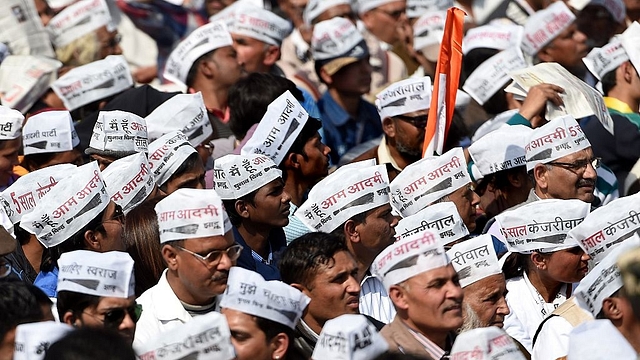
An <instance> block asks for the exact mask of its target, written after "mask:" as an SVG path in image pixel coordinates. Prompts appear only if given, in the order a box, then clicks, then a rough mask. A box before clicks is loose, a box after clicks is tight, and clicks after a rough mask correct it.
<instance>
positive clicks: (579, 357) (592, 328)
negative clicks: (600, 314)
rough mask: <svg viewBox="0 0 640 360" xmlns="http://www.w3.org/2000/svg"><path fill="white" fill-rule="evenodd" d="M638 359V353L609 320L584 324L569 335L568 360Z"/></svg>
mask: <svg viewBox="0 0 640 360" xmlns="http://www.w3.org/2000/svg"><path fill="white" fill-rule="evenodd" d="M603 344H607V345H606V346H603ZM637 358H638V354H637V353H636V351H635V350H634V349H633V347H632V346H631V345H630V344H629V342H628V341H627V339H625V337H624V336H622V334H621V333H620V332H619V331H618V329H616V327H615V326H613V324H612V323H611V321H610V320H608V319H603V320H593V321H587V322H583V323H582V324H580V325H578V326H576V327H575V328H573V330H571V333H569V349H568V352H567V359H568V360H584V359H629V360H631V359H637Z"/></svg>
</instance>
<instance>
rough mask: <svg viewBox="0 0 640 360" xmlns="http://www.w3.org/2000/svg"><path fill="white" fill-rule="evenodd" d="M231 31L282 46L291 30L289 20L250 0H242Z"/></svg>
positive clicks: (237, 6)
mask: <svg viewBox="0 0 640 360" xmlns="http://www.w3.org/2000/svg"><path fill="white" fill-rule="evenodd" d="M229 32H231V33H233V34H237V35H244V36H248V37H250V38H252V39H256V40H258V41H262V42H263V43H265V44H269V45H275V46H280V45H281V44H282V40H284V38H285V37H287V36H288V35H289V33H290V32H291V24H290V23H289V21H287V20H285V19H283V18H281V17H280V16H278V15H276V14H274V13H273V12H271V11H269V10H266V9H264V8H262V7H259V6H255V5H253V4H251V3H250V2H246V1H240V2H239V3H238V4H237V5H236V6H235V15H234V19H233V23H232V25H230V26H229Z"/></svg>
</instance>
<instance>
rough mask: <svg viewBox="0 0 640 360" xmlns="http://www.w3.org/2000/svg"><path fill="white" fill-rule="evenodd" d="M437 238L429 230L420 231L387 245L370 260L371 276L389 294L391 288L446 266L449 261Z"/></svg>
mask: <svg viewBox="0 0 640 360" xmlns="http://www.w3.org/2000/svg"><path fill="white" fill-rule="evenodd" d="M436 236H437V235H436V234H435V233H433V232H431V231H423V232H421V233H419V234H417V235H411V236H408V237H406V238H404V239H402V240H399V241H397V242H395V243H394V244H391V245H389V246H388V247H387V248H386V249H384V250H382V252H381V253H380V255H378V256H377V257H376V258H375V260H373V264H371V273H372V274H373V275H374V276H375V277H377V278H378V279H380V281H382V283H383V284H384V287H385V289H386V290H387V292H388V291H389V288H390V287H391V286H392V285H396V284H399V283H401V282H403V281H405V280H407V279H409V278H412V277H414V276H415V275H418V274H420V273H423V272H425V271H429V270H433V269H436V268H439V267H443V266H447V264H448V263H449V258H447V254H446V253H445V251H444V248H443V247H442V245H440V244H439V242H438V239H437V237H436Z"/></svg>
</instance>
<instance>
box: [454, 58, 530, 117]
mask: <svg viewBox="0 0 640 360" xmlns="http://www.w3.org/2000/svg"><path fill="white" fill-rule="evenodd" d="M526 67H527V62H526V61H525V59H524V55H522V51H520V49H519V48H518V47H512V48H509V49H507V50H503V51H500V52H499V53H497V54H495V55H493V56H492V57H490V58H488V59H487V60H485V61H484V62H483V63H482V64H480V65H479V66H478V67H477V68H476V69H475V70H474V71H473V72H472V73H471V74H470V75H469V77H467V79H466V80H465V82H464V85H463V86H462V88H463V89H464V91H466V92H467V93H468V94H469V95H470V96H471V97H472V98H473V99H474V100H475V101H476V102H477V103H478V104H480V105H483V104H484V103H485V102H487V101H488V100H489V99H491V97H492V96H493V95H494V94H495V93H497V92H498V91H501V90H502V88H503V87H504V85H505V84H506V83H507V82H508V81H509V80H511V77H510V76H509V73H510V72H511V71H514V70H520V69H524V68H526Z"/></svg>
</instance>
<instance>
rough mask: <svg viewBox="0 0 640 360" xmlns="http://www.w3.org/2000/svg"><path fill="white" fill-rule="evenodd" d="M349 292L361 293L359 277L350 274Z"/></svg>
mask: <svg viewBox="0 0 640 360" xmlns="http://www.w3.org/2000/svg"><path fill="white" fill-rule="evenodd" d="M347 292H349V293H352V294H360V283H359V282H358V279H356V278H355V277H353V276H349V280H348V283H347Z"/></svg>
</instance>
